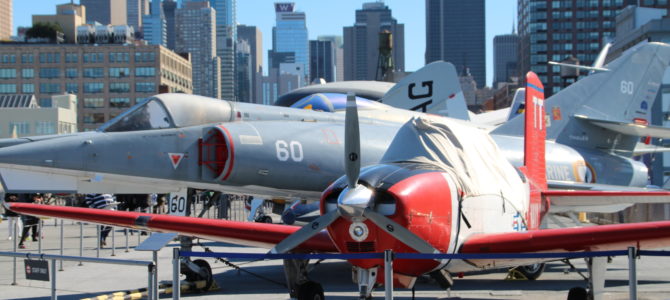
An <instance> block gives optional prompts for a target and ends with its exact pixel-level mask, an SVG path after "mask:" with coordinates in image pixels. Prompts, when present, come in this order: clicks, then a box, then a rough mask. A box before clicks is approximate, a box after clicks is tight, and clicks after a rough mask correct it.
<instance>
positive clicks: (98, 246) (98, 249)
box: [95, 225, 100, 257]
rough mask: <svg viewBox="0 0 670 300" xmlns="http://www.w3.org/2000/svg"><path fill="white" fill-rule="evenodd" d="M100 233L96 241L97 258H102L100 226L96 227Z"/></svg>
mask: <svg viewBox="0 0 670 300" xmlns="http://www.w3.org/2000/svg"><path fill="white" fill-rule="evenodd" d="M95 227H96V229H97V231H98V238H97V239H96V241H95V257H100V225H95Z"/></svg>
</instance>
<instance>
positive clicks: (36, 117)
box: [0, 94, 77, 139]
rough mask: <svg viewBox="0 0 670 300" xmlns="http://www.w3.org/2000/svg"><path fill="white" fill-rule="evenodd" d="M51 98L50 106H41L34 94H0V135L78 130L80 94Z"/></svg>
mask: <svg viewBox="0 0 670 300" xmlns="http://www.w3.org/2000/svg"><path fill="white" fill-rule="evenodd" d="M51 100H52V103H53V105H52V106H51V107H40V106H39V105H38V104H37V98H35V95H33V94H16V95H11V94H3V95H0V138H3V139H4V138H17V137H25V136H35V135H48V134H67V133H74V132H77V96H76V95H72V94H63V95H54V96H52V97H51Z"/></svg>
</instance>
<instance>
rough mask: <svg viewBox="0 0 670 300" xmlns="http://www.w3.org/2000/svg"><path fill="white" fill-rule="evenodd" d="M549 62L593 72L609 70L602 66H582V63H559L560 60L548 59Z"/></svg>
mask: <svg viewBox="0 0 670 300" xmlns="http://www.w3.org/2000/svg"><path fill="white" fill-rule="evenodd" d="M549 64H550V65H554V66H561V67H568V68H575V69H579V70H586V71H595V72H607V71H609V69H606V68H602V67H589V66H582V65H573V64H566V63H560V62H555V61H550V62H549Z"/></svg>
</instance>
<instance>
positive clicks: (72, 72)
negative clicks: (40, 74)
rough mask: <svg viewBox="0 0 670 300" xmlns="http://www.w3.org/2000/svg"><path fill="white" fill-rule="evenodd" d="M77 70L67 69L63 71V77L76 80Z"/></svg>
mask: <svg viewBox="0 0 670 300" xmlns="http://www.w3.org/2000/svg"><path fill="white" fill-rule="evenodd" d="M78 73H79V72H78V70H77V68H67V69H65V77H67V78H77V77H79V74H78Z"/></svg>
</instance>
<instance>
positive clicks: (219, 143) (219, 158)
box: [198, 125, 234, 181]
mask: <svg viewBox="0 0 670 300" xmlns="http://www.w3.org/2000/svg"><path fill="white" fill-rule="evenodd" d="M198 148H199V152H200V153H199V160H198V164H199V165H200V166H201V170H202V171H201V172H202V178H203V179H212V180H217V181H220V180H226V179H228V177H229V176H230V173H231V171H232V168H233V165H232V164H233V155H234V152H233V151H234V149H233V143H232V141H231V137H230V133H229V132H228V130H227V129H226V128H225V127H223V125H217V126H214V127H210V128H206V129H205V130H204V134H203V136H202V139H200V141H199V147H198Z"/></svg>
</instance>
